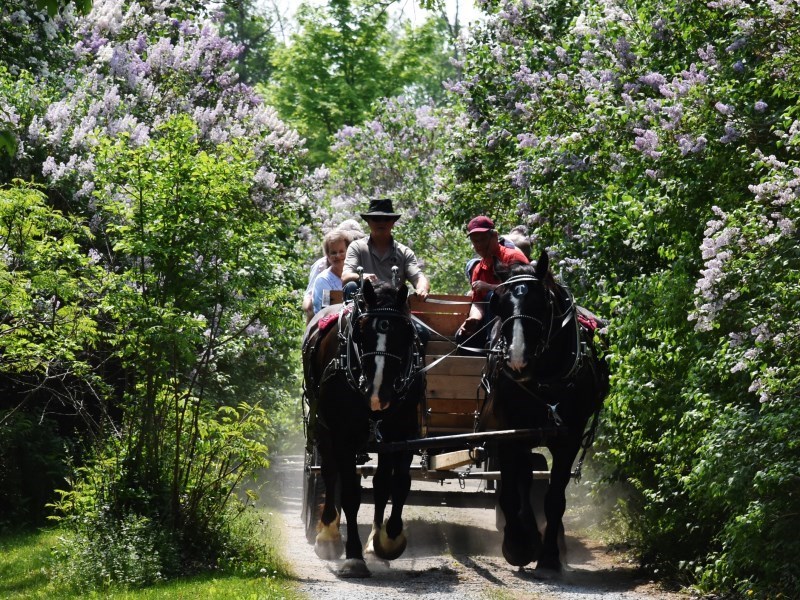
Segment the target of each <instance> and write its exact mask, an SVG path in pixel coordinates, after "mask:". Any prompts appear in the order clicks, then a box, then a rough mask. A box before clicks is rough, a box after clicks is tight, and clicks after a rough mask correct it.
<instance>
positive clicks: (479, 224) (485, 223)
mask: <svg viewBox="0 0 800 600" xmlns="http://www.w3.org/2000/svg"><path fill="white" fill-rule="evenodd" d="M492 229H494V221H492V220H491V219H490V218H489V217H484V216H483V215H481V216H479V217H475V218H474V219H472V220H471V221H470V222H469V225H467V235H469V234H471V233H481V232H483V231H491V230H492Z"/></svg>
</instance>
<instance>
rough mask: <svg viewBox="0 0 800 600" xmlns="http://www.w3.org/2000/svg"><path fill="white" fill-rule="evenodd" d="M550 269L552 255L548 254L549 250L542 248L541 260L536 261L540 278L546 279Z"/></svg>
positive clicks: (537, 274) (537, 275) (537, 273)
mask: <svg viewBox="0 0 800 600" xmlns="http://www.w3.org/2000/svg"><path fill="white" fill-rule="evenodd" d="M549 270H550V256H549V255H548V254H547V250H542V253H541V254H540V255H539V260H537V261H536V277H537V278H538V279H544V278H545V276H546V275H547V272H548V271H549Z"/></svg>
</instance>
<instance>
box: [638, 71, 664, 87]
mask: <svg viewBox="0 0 800 600" xmlns="http://www.w3.org/2000/svg"><path fill="white" fill-rule="evenodd" d="M639 81H641V82H642V83H644V84H645V85H649V86H650V87H652V88H653V89H658V88H659V86H661V85H663V84H665V83H666V82H667V79H666V77H664V76H663V75H662V74H661V73H655V72H652V73H648V74H647V75H643V76H642V77H639Z"/></svg>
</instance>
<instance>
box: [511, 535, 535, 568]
mask: <svg viewBox="0 0 800 600" xmlns="http://www.w3.org/2000/svg"><path fill="white" fill-rule="evenodd" d="M503 558H505V559H506V562H507V563H508V564H510V565H511V566H513V567H524V566H525V565H529V564H530V563H532V562H533V561H534V560H536V550H535V549H534V548H533V547H531V546H530V545H529V544H515V543H513V542H511V541H509V540H508V539H507V538H505V539H503Z"/></svg>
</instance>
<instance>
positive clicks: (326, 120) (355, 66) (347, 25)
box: [270, 0, 444, 164]
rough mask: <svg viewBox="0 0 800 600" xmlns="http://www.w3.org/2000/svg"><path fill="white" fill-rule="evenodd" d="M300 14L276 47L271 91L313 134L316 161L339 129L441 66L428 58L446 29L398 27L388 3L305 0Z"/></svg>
mask: <svg viewBox="0 0 800 600" xmlns="http://www.w3.org/2000/svg"><path fill="white" fill-rule="evenodd" d="M296 18H297V22H298V26H299V30H298V32H297V33H295V34H294V35H293V36H292V38H291V41H290V43H289V44H288V45H286V46H285V47H283V48H280V49H279V50H278V51H277V52H276V53H275V68H276V70H275V79H274V81H273V83H272V85H271V87H270V95H271V99H272V102H273V104H274V105H275V106H276V107H277V108H278V110H279V112H280V114H281V116H282V117H283V118H284V119H285V120H287V121H289V122H290V123H292V124H293V125H295V126H296V127H297V128H298V130H299V131H300V133H301V134H302V135H303V136H304V137H306V139H307V144H308V148H309V159H310V162H311V163H312V164H321V163H324V162H328V161H329V160H330V154H329V152H328V149H329V146H330V143H331V138H332V136H333V134H334V133H336V131H338V130H339V129H341V128H342V127H343V126H345V125H357V124H359V123H362V122H363V121H364V120H365V119H366V118H368V117H369V116H370V115H371V114H372V111H373V107H374V103H375V101H376V100H378V99H379V98H385V97H391V96H395V95H397V94H399V93H400V92H402V91H403V90H404V89H406V88H407V87H408V86H410V85H413V84H415V83H419V82H424V80H425V77H429V76H431V74H432V73H435V72H436V68H440V67H434V63H435V62H436V61H435V60H433V61H432V60H430V59H429V58H425V57H426V55H427V56H436V53H438V52H439V47H440V45H441V44H443V43H444V41H443V40H444V36H442V35H441V34H440V32H439V30H437V28H436V27H432V26H428V28H423V29H422V30H420V31H419V32H413V34H412V32H411V31H410V30H407V31H406V32H405V33H404V32H392V31H390V29H389V26H388V12H387V10H386V6H383V5H381V3H376V2H369V1H367V0H331V2H330V3H329V4H328V5H326V6H321V7H318V6H311V5H310V4H305V3H304V4H303V5H301V6H300V8H299V9H298V11H297V15H296ZM394 38H399V41H395V39H394ZM422 73H425V74H426V75H425V77H423V76H422V75H421V74H422Z"/></svg>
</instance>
